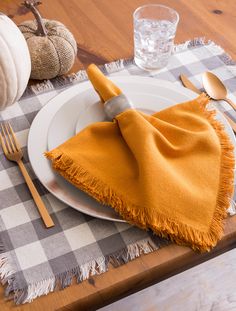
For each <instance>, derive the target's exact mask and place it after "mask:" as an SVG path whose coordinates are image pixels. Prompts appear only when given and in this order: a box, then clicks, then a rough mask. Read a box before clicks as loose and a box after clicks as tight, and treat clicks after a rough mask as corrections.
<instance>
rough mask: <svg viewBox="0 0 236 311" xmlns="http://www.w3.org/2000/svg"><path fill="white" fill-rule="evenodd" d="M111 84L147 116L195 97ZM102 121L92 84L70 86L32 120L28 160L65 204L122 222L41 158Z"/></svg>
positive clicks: (134, 82) (135, 81)
mask: <svg viewBox="0 0 236 311" xmlns="http://www.w3.org/2000/svg"><path fill="white" fill-rule="evenodd" d="M111 80H112V81H114V83H116V84H117V85H118V86H119V87H120V88H121V89H122V90H123V92H124V93H125V94H126V95H127V96H128V97H129V98H130V99H131V100H132V101H133V104H134V105H135V107H136V108H137V109H140V110H144V111H146V112H150V113H152V112H154V111H158V110H161V109H164V108H167V107H169V106H171V105H174V104H176V103H179V102H183V101H187V100H190V99H193V98H195V97H196V94H195V93H193V92H192V91H189V90H187V89H186V88H183V87H180V86H176V85H174V84H172V83H170V82H167V81H161V80H155V79H152V78H146V77H139V76H131V77H116V78H112V79H111ZM217 117H218V118H219V119H220V120H221V121H222V122H223V123H224V124H225V127H226V131H227V132H228V134H229V135H230V137H231V139H232V142H233V143H234V144H235V145H236V143H235V136H234V133H233V131H232V129H231V127H230V126H229V124H228V122H227V121H226V120H225V118H224V117H223V116H222V115H221V114H220V113H218V114H217ZM104 118H105V116H104V112H103V111H102V109H101V106H100V105H99V102H98V96H97V94H96V93H95V91H94V90H93V88H92V87H91V83H90V82H89V81H88V82H84V83H81V84H77V85H74V86H72V87H71V88H69V89H68V90H66V91H64V92H62V93H60V94H59V95H57V96H56V97H55V98H53V99H52V100H50V101H49V102H48V104H47V105H46V106H44V107H43V108H42V109H41V110H40V112H39V113H38V114H37V116H36V117H35V119H34V121H33V123H32V125H31V128H30V132H29V137H28V153H29V159H30V162H31V165H32V167H33V169H34V172H35V174H36V176H37V177H38V179H39V180H40V181H41V183H42V184H43V185H44V186H45V187H46V188H47V189H48V190H49V191H50V192H51V193H52V194H53V195H55V196H56V197H57V198H58V199H60V200H61V201H63V202H64V203H65V204H67V205H69V206H71V207H73V208H75V209H76V210H78V211H81V212H83V213H85V214H88V215H91V216H94V217H97V218H102V219H107V220H112V221H123V220H122V219H121V218H120V217H119V215H118V214H117V213H115V212H114V210H113V209H112V208H110V207H107V206H102V205H100V204H99V203H97V202H96V201H95V200H94V199H92V198H91V197H89V196H88V195H86V194H85V193H84V192H82V191H80V190H78V189H77V188H76V187H74V186H73V185H71V184H70V183H69V182H67V181H66V180H64V178H62V177H61V176H59V175H58V174H56V173H55V172H54V171H53V170H52V168H51V166H50V161H48V160H47V159H46V158H45V157H44V156H43V153H44V151H46V150H48V149H53V148H55V147H56V146H58V145H59V144H61V143H63V142H64V141H65V140H67V139H68V138H70V137H71V136H73V135H74V134H75V128H77V131H80V130H81V129H82V128H84V127H85V126H87V125H88V124H90V123H92V122H95V121H101V120H103V119H104Z"/></svg>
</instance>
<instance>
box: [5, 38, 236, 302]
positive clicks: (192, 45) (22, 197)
mask: <svg viewBox="0 0 236 311" xmlns="http://www.w3.org/2000/svg"><path fill="white" fill-rule="evenodd" d="M235 68H236V66H235V63H234V62H233V61H232V60H231V59H230V58H229V57H228V56H227V55H226V54H225V53H224V51H223V50H222V49H221V48H220V47H219V46H217V45H215V44H214V43H213V42H207V43H204V41H203V40H202V39H196V40H193V41H188V42H186V43H184V44H182V45H178V46H176V47H175V53H174V55H173V56H172V58H171V59H170V62H169V64H168V66H167V67H166V68H164V69H162V70H160V71H158V72H155V73H154V72H145V71H143V70H141V69H139V68H138V67H136V66H135V65H134V63H133V60H119V61H117V62H113V63H110V64H106V65H105V66H103V67H102V68H101V69H102V70H103V71H104V72H105V73H106V74H110V75H120V76H124V75H141V76H150V77H153V78H154V79H163V80H168V81H171V82H173V83H175V84H180V82H179V75H180V74H185V75H186V76H188V77H189V78H190V79H191V80H192V82H193V83H195V85H196V86H197V87H199V88H201V87H202V84H201V74H202V73H203V72H204V71H209V70H210V71H212V72H214V73H215V74H217V75H218V76H219V77H220V78H221V79H222V80H223V81H224V83H225V85H226V86H227V88H228V90H229V97H231V98H232V99H233V100H235V101H236V97H235V95H236V78H235V74H236V72H235V71H236V70H235ZM86 79H87V76H86V73H85V71H80V72H78V73H76V74H73V75H71V76H69V77H67V78H57V79H53V80H51V81H44V82H42V83H40V84H37V85H34V86H31V87H30V88H28V89H27V91H26V93H25V95H24V96H23V97H22V99H21V100H20V101H19V102H18V103H16V104H14V105H13V106H11V107H9V108H7V109H6V110H4V111H3V112H1V114H0V121H4V120H8V121H10V123H11V124H12V126H13V128H14V130H15V132H16V135H17V138H18V139H19V141H20V143H21V145H22V147H23V151H24V163H25V164H26V166H27V169H28V171H29V173H30V175H31V177H32V178H33V179H34V183H35V185H36V186H37V189H38V191H39V193H40V195H41V196H42V199H43V200H44V202H45V205H46V207H47V209H48V211H49V212H50V214H51V216H52V218H53V220H54V222H55V227H53V228H51V229H47V230H46V229H45V228H44V225H43V223H42V221H41V219H40V218H39V215H38V212H37V209H36V207H35V205H34V202H33V200H32V198H31V195H30V193H29V191H28V188H27V186H26V184H25V182H24V180H23V177H22V176H21V174H20V171H19V169H18V167H17V166H16V165H15V164H14V163H12V162H9V161H8V160H6V158H5V157H4V155H3V153H2V150H0V278H1V280H2V283H3V284H5V287H6V295H7V296H10V297H11V298H13V299H14V301H15V302H16V303H17V304H19V303H26V302H31V301H32V300H33V299H35V298H36V297H38V296H41V295H44V294H47V293H49V292H52V291H53V290H54V289H55V288H56V286H57V285H58V284H59V285H60V287H61V288H64V287H66V286H69V285H70V284H71V282H72V279H73V277H75V278H76V279H77V281H78V282H81V281H83V280H85V279H87V278H89V276H90V275H94V274H99V273H102V272H105V271H107V269H108V263H109V262H111V263H112V264H113V265H115V266H118V265H120V264H124V263H126V262H128V261H130V260H132V259H134V258H135V257H138V256H139V255H141V254H143V253H149V252H151V251H154V250H157V249H158V248H160V247H164V246H165V245H166V244H168V242H167V241H166V240H164V239H161V238H158V237H157V236H154V235H153V234H152V232H146V231H143V230H140V229H138V228H135V227H132V226H130V225H128V224H125V223H115V222H110V221H105V220H100V219H96V218H93V217H90V216H87V215H85V214H82V213H80V212H77V211H75V210H74V209H73V208H71V207H69V206H67V205H65V204H64V203H62V202H60V201H59V200H57V199H56V198H55V197H54V196H53V195H51V194H50V193H48V192H47V190H46V189H45V188H44V187H43V186H42V185H41V184H40V182H39V181H38V180H37V179H36V177H35V176H34V173H33V171H32V169H31V167H30V163H29V161H28V156H27V136H28V132H29V128H30V124H31V123H32V121H33V119H34V117H35V116H36V114H37V112H38V111H39V110H40V109H41V108H42V107H43V106H44V105H45V104H46V103H47V102H48V101H49V100H50V99H52V98H53V97H55V96H56V95H57V94H59V92H61V91H63V90H64V89H65V88H67V87H69V86H70V85H71V84H74V83H81V82H82V81H83V80H86ZM216 105H217V107H218V108H219V109H220V110H224V111H225V112H226V114H228V115H230V116H231V117H233V118H234V119H235V120H236V114H235V111H233V110H232V109H231V108H230V106H229V105H227V104H226V103H224V102H221V103H218V104H217V103H216ZM229 213H230V214H231V215H233V214H235V208H234V202H233V201H232V204H231V207H230V209H229Z"/></svg>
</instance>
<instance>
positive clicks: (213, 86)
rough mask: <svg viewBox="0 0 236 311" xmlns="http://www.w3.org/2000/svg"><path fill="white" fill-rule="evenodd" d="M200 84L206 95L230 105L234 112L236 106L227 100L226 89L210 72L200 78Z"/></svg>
mask: <svg viewBox="0 0 236 311" xmlns="http://www.w3.org/2000/svg"><path fill="white" fill-rule="evenodd" d="M202 83H203V86H204V88H205V90H206V92H207V94H208V95H209V96H210V97H211V98H213V99H215V100H225V101H226V102H227V103H228V104H230V105H231V106H232V107H233V109H234V110H236V105H235V104H234V103H233V102H232V101H231V100H230V99H229V98H227V89H226V87H225V86H224V84H223V83H222V82H221V81H220V79H219V78H218V77H217V76H216V75H214V74H213V73H212V72H204V74H203V76H202Z"/></svg>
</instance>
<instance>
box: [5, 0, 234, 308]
mask: <svg viewBox="0 0 236 311" xmlns="http://www.w3.org/2000/svg"><path fill="white" fill-rule="evenodd" d="M21 2H22V0H1V2H0V11H2V12H3V13H5V14H7V15H8V16H9V17H11V18H12V19H13V20H14V21H15V22H16V23H20V22H21V21H24V20H27V19H32V16H31V14H30V13H26V10H25V9H23V8H22V7H21V6H20V3H21ZM159 2H160V1H157V0H151V1H148V0H129V1H127V0H70V1H69V0H47V1H46V0H45V1H44V4H43V6H41V8H40V11H41V13H42V15H43V16H44V17H45V18H49V19H56V20H59V21H61V22H62V23H64V24H65V25H66V26H67V27H68V28H69V29H70V30H71V32H72V33H73V34H74V36H75V38H76V40H77V43H78V57H77V60H76V63H75V65H74V67H73V70H72V71H77V70H79V69H81V68H84V67H86V66H87V65H88V64H89V63H91V62H94V63H96V64H104V63H106V62H109V61H112V60H116V59H120V58H129V57H132V54H133V41H132V27H133V26H132V12H133V11H134V9H135V8H137V7H138V6H140V5H143V4H146V3H159ZM161 3H162V4H166V5H168V6H171V7H173V8H175V9H176V10H177V11H178V12H179V14H180V23H179V27H178V31H177V36H176V42H177V43H180V42H184V41H185V40H188V39H191V38H194V37H203V36H204V37H206V39H211V40H213V41H215V42H216V43H217V44H219V45H221V46H222V47H223V48H224V49H225V50H226V51H227V52H228V53H229V54H230V55H231V56H232V57H234V58H235V59H236V33H235V31H234V29H235V21H236V18H235V12H236V1H235V0H227V1H221V0H208V1H206V0H178V1H173V0H162V1H161ZM235 243H236V216H235V217H231V218H229V219H228V220H227V221H226V226H225V234H224V237H223V239H222V240H221V241H220V242H219V244H218V246H217V247H216V248H215V249H214V250H213V251H212V252H211V253H207V254H198V253H194V252H193V251H192V250H190V249H189V248H185V247H180V246H176V245H171V246H168V247H165V248H163V249H161V250H159V251H157V252H154V253H151V254H149V255H143V256H141V257H140V258H138V259H136V260H134V261H132V262H129V263H128V264H126V265H124V266H122V267H119V268H112V267H110V269H109V272H107V273H104V274H102V275H100V276H96V277H92V278H90V279H89V280H88V281H84V282H82V283H81V284H79V285H78V284H76V285H72V286H71V287H69V288H67V289H65V290H63V291H57V292H54V293H52V294H49V295H48V296H44V297H40V298H38V299H36V300H35V301H34V302H33V303H31V304H27V305H24V306H20V307H15V306H14V304H13V303H12V302H9V301H5V300H4V298H3V288H2V287H0V294H1V297H2V298H1V300H0V310H1V311H6V310H24V311H28V310H34V311H40V310H47V311H50V310H67V311H68V310H96V308H98V307H101V306H103V305H106V304H108V303H110V302H112V301H115V300H117V299H119V298H121V297H124V296H125V295H129V294H130V293H133V292H135V291H137V290H139V289H142V288H144V287H147V286H149V285H151V284H154V283H156V282H158V281H160V280H163V279H165V278H167V277H169V276H171V275H174V274H176V273H179V272H180V271H183V270H186V269H188V268H189V267H191V266H193V265H196V264H198V263H200V262H203V261H205V260H207V259H209V258H211V257H214V256H216V255H218V254H220V253H223V252H225V251H227V250H229V249H231V248H233V247H234V246H235Z"/></svg>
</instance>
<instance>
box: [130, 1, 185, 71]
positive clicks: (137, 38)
mask: <svg viewBox="0 0 236 311" xmlns="http://www.w3.org/2000/svg"><path fill="white" fill-rule="evenodd" d="M133 18H134V60H135V63H136V65H137V66H139V67H141V68H142V69H145V70H156V69H160V68H163V67H165V66H166V65H167V64H168V60H169V58H170V55H171V52H172V49H173V46H174V38H175V33H176V28H177V25H178V22H179V14H178V13H177V12H176V11H175V10H173V9H171V8H168V7H167V6H164V5H159V4H148V5H144V6H141V7H139V8H137V9H136V11H135V12H134V14H133Z"/></svg>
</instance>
